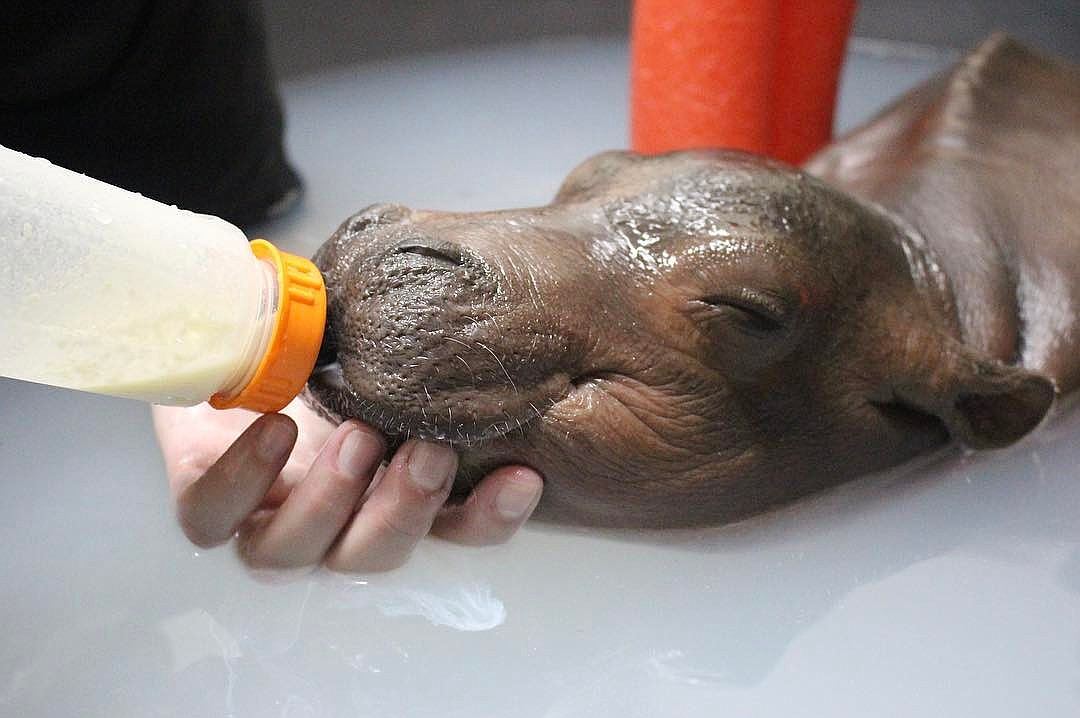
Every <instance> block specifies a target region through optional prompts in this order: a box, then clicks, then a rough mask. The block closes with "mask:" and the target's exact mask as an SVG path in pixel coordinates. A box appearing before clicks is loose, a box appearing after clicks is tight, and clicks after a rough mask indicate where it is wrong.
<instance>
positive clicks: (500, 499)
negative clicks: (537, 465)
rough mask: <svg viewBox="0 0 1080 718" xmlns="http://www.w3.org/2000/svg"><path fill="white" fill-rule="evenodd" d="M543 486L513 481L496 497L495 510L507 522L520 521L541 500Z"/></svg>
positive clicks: (531, 482) (529, 482) (530, 482)
mask: <svg viewBox="0 0 1080 718" xmlns="http://www.w3.org/2000/svg"><path fill="white" fill-rule="evenodd" d="M540 488H541V485H540V484H538V483H536V482H533V481H511V482H510V483H508V484H507V485H506V486H504V487H503V488H502V490H501V491H499V493H498V494H496V496H495V510H496V511H497V512H498V513H499V516H501V517H502V518H503V519H504V520H506V521H518V520H520V519H521V518H522V517H523V516H525V514H527V513H529V512H530V511H531V510H532V508H533V506H534V505H535V504H536V501H537V499H539V498H540Z"/></svg>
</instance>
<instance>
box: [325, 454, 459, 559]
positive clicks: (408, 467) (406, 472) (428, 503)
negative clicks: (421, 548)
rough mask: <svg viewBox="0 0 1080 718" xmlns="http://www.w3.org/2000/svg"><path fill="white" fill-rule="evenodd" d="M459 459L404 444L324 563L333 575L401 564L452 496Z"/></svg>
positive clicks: (454, 455)
mask: <svg viewBox="0 0 1080 718" xmlns="http://www.w3.org/2000/svg"><path fill="white" fill-rule="evenodd" d="M455 473H457V455H456V454H455V453H454V452H453V451H452V450H451V449H449V448H447V447H445V446H442V445H440V444H433V443H429V442H426V441H411V442H408V443H406V444H404V445H403V446H402V447H401V448H400V449H398V451H397V453H396V454H394V458H393V459H391V460H390V464H389V465H388V466H387V468H386V471H385V472H384V473H383V475H382V477H381V479H380V480H379V485H378V486H376V487H375V488H374V489H373V490H372V491H371V493H370V495H369V496H368V498H367V500H366V501H364V505H363V506H362V507H361V508H360V511H359V513H357V514H356V516H355V518H353V520H352V523H351V524H350V525H349V527H348V528H347V529H346V530H345V533H344V534H342V536H341V538H340V539H338V542H337V544H335V545H334V547H333V548H332V549H331V550H330V553H329V554H328V555H327V557H326V565H327V567H328V568H330V569H332V570H334V571H342V572H347V573H364V572H372V571H387V570H390V569H392V568H397V567H398V566H400V565H402V564H403V563H405V561H406V560H407V559H408V558H409V554H411V553H412V551H413V549H414V548H415V547H416V544H417V543H418V542H419V541H420V539H422V538H423V537H424V536H425V535H427V533H428V531H429V530H430V529H431V522H432V521H434V520H435V515H436V514H437V513H438V511H439V509H440V507H442V505H443V503H445V502H446V497H447V496H449V495H450V486H451V484H453V482H454V474H455Z"/></svg>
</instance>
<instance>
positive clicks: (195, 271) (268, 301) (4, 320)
mask: <svg viewBox="0 0 1080 718" xmlns="http://www.w3.org/2000/svg"><path fill="white" fill-rule="evenodd" d="M325 319H326V292H325V288H324V286H323V280H322V277H321V275H320V274H319V271H318V270H317V269H316V268H315V266H314V265H313V264H312V263H311V262H309V261H308V260H306V259H304V258H302V257H298V256H294V255H290V254H286V253H285V252H281V251H279V250H278V249H276V248H275V247H274V246H273V245H271V244H270V243H268V242H266V241H263V240H255V241H253V242H251V243H249V242H248V241H247V239H246V238H245V236H244V234H243V232H241V231H240V230H239V229H237V228H236V227H234V226H232V225H231V224H229V223H228V222H225V221H223V220H221V219H218V218H217V217H211V216H208V215H202V214H195V213H193V212H188V211H185V210H182V209H177V208H176V207H170V206H168V205H164V204H161V203H160V202H155V201H153V200H151V199H147V198H145V197H143V196H141V195H138V194H135V193H133V192H128V191H125V190H122V189H119V188H118V187H113V186H112V185H108V184H105V183H104V182H99V181H97V180H94V179H91V178H89V177H86V176H84V175H81V174H78V173H76V172H71V171H68V170H66V169H62V168H60V167H56V166H55V165H52V164H50V163H49V162H48V161H46V160H44V159H37V158H33V157H29V156H27V155H24V154H21V153H19V152H14V151H12V150H9V149H6V148H4V147H0V375H2V376H7V377H11V378H14V379H22V380H26V381H32V382H39V383H43V384H51V385H54V386H60V387H67V388H70V389H78V390H82V391H91V392H96V393H100V394H109V395H113V396H120V397H128V398H133V399H140V400H143V401H148V402H153V403H157V404H170V405H175V406H188V405H193V404H197V403H200V402H203V401H209V402H210V403H211V404H212V405H213V406H215V407H217V408H220V409H224V408H232V407H244V408H247V409H252V410H255V411H264V412H265V411H277V410H278V409H280V408H282V407H283V406H285V404H287V403H288V402H289V401H290V400H292V398H293V397H295V396H296V395H297V394H298V393H299V392H300V390H301V389H302V388H303V386H304V383H305V382H306V381H307V378H308V376H309V375H310V373H311V371H312V368H313V366H314V364H315V360H316V357H317V355H318V352H319V346H320V344H321V341H322V334H323V328H324V324H325Z"/></svg>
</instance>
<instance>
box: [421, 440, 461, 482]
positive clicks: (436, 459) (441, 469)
mask: <svg viewBox="0 0 1080 718" xmlns="http://www.w3.org/2000/svg"><path fill="white" fill-rule="evenodd" d="M456 470H457V454H455V453H454V452H453V451H452V450H451V449H449V448H447V447H445V446H443V445H441V444H432V443H430V442H427V441H420V442H417V443H416V444H415V445H413V448H412V453H410V454H409V478H411V479H412V481H413V483H414V484H416V485H417V486H419V487H420V488H421V489H423V490H424V491H437V490H439V489H441V488H443V487H444V486H446V485H447V484H448V483H450V480H451V479H452V478H453V477H454V472H455V471H456Z"/></svg>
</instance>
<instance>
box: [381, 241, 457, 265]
mask: <svg viewBox="0 0 1080 718" xmlns="http://www.w3.org/2000/svg"><path fill="white" fill-rule="evenodd" d="M394 254H412V255H416V256H418V257H426V258H428V259H434V260H435V261H437V262H441V263H444V264H449V265H451V266H454V267H460V266H462V265H463V264H464V263H465V261H464V257H463V255H462V252H461V249H460V248H458V247H457V246H456V245H454V244H451V243H449V242H438V243H428V242H425V241H423V240H407V241H405V242H402V243H401V244H399V245H398V246H397V247H395V248H394Z"/></svg>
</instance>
